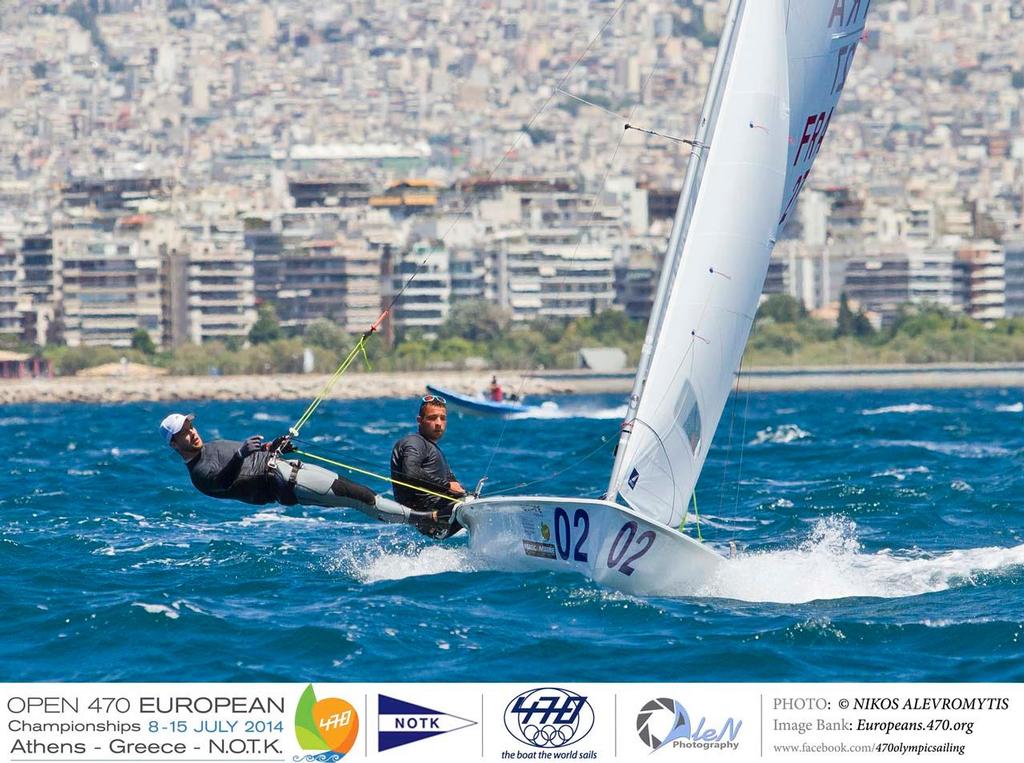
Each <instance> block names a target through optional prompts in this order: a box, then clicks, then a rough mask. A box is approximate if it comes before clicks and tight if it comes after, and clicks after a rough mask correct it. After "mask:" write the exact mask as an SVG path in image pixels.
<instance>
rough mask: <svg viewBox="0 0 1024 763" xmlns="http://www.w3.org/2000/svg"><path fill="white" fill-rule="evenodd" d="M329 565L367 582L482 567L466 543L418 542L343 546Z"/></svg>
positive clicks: (470, 570)
mask: <svg viewBox="0 0 1024 763" xmlns="http://www.w3.org/2000/svg"><path fill="white" fill-rule="evenodd" d="M328 568H329V569H331V570H332V571H340V572H342V573H344V574H346V575H349V576H350V577H353V578H355V579H356V580H358V581H359V582H361V583H367V584H370V583H379V582H381V581H385V580H403V579H405V578H411V577H419V576H422V575H440V574H442V573H445V572H476V571H478V570H480V569H484V567H483V563H482V561H481V560H479V559H476V558H472V557H471V556H470V553H469V549H468V547H467V546H465V545H459V546H440V545H427V546H424V545H419V544H417V543H408V544H406V545H403V546H401V547H398V548H382V547H380V546H376V545H374V544H367V545H366V546H363V547H358V548H351V549H345V550H344V551H342V552H341V553H339V554H338V555H337V556H336V557H335V558H333V559H332V560H331V562H330V563H329V564H328Z"/></svg>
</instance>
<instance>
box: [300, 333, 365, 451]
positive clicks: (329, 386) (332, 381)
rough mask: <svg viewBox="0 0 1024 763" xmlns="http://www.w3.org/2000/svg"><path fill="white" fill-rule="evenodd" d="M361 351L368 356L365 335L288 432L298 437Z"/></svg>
mask: <svg viewBox="0 0 1024 763" xmlns="http://www.w3.org/2000/svg"><path fill="white" fill-rule="evenodd" d="M360 353H362V355H363V357H364V358H365V357H366V336H365V335H363V336H361V337H359V341H358V342H356V346H355V347H353V348H352V351H351V352H350V353H349V354H348V357H346V358H345V359H344V360H343V361H342V362H341V365H340V366H338V370H336V371H335V372H334V373H333V374H332V375H331V378H330V379H328V380H327V381H326V382H325V383H324V386H323V387H321V388H320V391H319V392H318V393H317V395H316V397H315V398H313V402H311V403H310V404H309V407H308V408H306V411H305V412H304V413H303V414H302V415H301V416H300V417H299V420H298V421H296V422H295V426H293V427H292V428H291V429H289V430H288V433H289V434H290V435H291V436H292V437H298V435H299V430H300V429H302V427H303V426H305V424H306V422H307V421H309V417H310V416H312V415H313V413H314V411H316V409H317V408H318V407H319V406H320V403H322V402H323V399H324V397H325V396H327V395H328V394H329V393H330V391H331V389H332V388H333V387H334V384H335V383H336V382H337V381H338V379H340V378H341V375H342V374H344V373H345V372H346V371H347V370H348V367H349V366H351V365H352V361H354V360H355V359H356V358H357V357H358V356H359V354H360Z"/></svg>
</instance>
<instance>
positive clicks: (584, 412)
mask: <svg viewBox="0 0 1024 763" xmlns="http://www.w3.org/2000/svg"><path fill="white" fill-rule="evenodd" d="M625 415H626V406H624V405H621V406H618V407H615V408H597V409H594V408H585V407H582V406H579V407H577V406H560V405H557V404H555V403H551V402H547V403H544V404H543V405H541V406H540V407H538V408H534V409H532V410H529V411H523V412H522V413H514V414H512V415H511V416H509V418H510V419H621V418H623V417H624V416H625Z"/></svg>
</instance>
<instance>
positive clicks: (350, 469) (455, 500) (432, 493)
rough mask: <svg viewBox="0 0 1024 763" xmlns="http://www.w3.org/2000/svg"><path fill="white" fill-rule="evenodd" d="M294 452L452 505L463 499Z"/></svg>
mask: <svg viewBox="0 0 1024 763" xmlns="http://www.w3.org/2000/svg"><path fill="white" fill-rule="evenodd" d="M292 452H293V453H298V454H299V455H300V456H305V457H306V458H313V459H316V460H317V461H323V462H324V463H325V464H331V465H332V466H340V467H341V468H342V469H347V470H348V471H350V472H358V473H359V474H365V475H366V476H367V477H375V478H376V479H379V480H384V481H385V482H390V483H391V484H392V485H401V486H402V487H407V488H409V489H410V490H416V491H418V492H420V493H426V494H427V495H432V496H434V497H435V498H444V499H445V500H446V501H451V502H452V503H459V502H460V501H462V499H461V498H453V497H452V496H450V495H444V494H443V493H435V492H434V491H433V490H427V488H425V487H420V486H419V485H410V484H409V483H408V482H401V481H399V480H394V479H391V478H390V477H385V476H384V475H383V474H377V473H375V472H369V471H367V470H366V469H360V468H358V467H355V466H350V465H349V464H343V463H341V461H334V460H333V459H330V458H324V457H323V456H317V455H314V454H312V453H307V452H305V451H303V450H294V451H292Z"/></svg>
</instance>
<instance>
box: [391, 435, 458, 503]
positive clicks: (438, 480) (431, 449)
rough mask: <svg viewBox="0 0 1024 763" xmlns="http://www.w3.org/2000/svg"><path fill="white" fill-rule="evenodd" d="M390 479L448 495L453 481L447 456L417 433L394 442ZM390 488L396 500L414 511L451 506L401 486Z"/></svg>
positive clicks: (433, 497)
mask: <svg viewBox="0 0 1024 763" xmlns="http://www.w3.org/2000/svg"><path fill="white" fill-rule="evenodd" d="M391 479H393V480H398V481H399V482H407V483H409V484H410V485H416V486H418V487H424V488H427V489H428V490H432V491H434V492H435V493H441V494H442V495H451V490H450V489H449V485H450V483H452V482H455V481H456V479H455V475H454V474H453V473H452V470H451V467H449V466H448V459H446V458H445V457H444V453H442V452H441V449H440V448H439V447H437V443H434V442H431V441H430V440H428V439H427V438H426V437H424V436H423V435H421V434H420V433H419V432H417V433H416V434H411V435H409V436H408V437H403V438H402V439H401V440H399V441H398V442H396V443H395V447H394V449H393V450H392V451H391ZM392 489H393V490H394V492H395V500H396V501H398V502H399V503H401V504H404V505H406V506H408V507H409V508H411V509H415V510H417V511H435V510H437V509H442V508H450V507H451V505H452V503H451V501H446V500H445V499H443V498H439V497H437V496H433V495H428V494H426V493H421V492H419V491H418V490H413V489H411V488H407V487H403V486H402V485H393V486H392Z"/></svg>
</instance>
